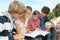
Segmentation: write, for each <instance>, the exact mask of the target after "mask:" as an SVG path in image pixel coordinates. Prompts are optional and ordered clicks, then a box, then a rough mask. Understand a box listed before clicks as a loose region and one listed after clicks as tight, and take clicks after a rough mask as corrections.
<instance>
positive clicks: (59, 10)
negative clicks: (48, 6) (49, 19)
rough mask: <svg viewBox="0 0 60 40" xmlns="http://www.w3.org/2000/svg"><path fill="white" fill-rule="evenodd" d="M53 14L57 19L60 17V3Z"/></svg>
mask: <svg viewBox="0 0 60 40" xmlns="http://www.w3.org/2000/svg"><path fill="white" fill-rule="evenodd" d="M53 12H54V13H55V16H56V17H59V16H60V3H58V4H57V5H56V7H55V8H54V9H53Z"/></svg>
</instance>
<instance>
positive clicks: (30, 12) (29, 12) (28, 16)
mask: <svg viewBox="0 0 60 40" xmlns="http://www.w3.org/2000/svg"><path fill="white" fill-rule="evenodd" d="M26 7H27V9H26V14H25V15H26V17H27V18H28V19H29V18H30V17H31V16H30V15H31V14H32V7H30V6H26Z"/></svg>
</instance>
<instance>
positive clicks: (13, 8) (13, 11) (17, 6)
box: [0, 1, 26, 40]
mask: <svg viewBox="0 0 60 40" xmlns="http://www.w3.org/2000/svg"><path fill="white" fill-rule="evenodd" d="M25 10H26V7H25V6H24V4H23V3H21V2H18V1H13V2H11V3H10V5H9V9H8V11H7V12H5V13H4V14H5V15H3V16H0V23H1V24H3V25H4V24H5V23H10V24H11V25H10V26H11V28H9V29H10V31H9V29H8V27H9V26H8V27H7V29H8V30H6V29H3V30H2V31H1V32H0V36H2V37H6V36H8V40H14V39H20V36H18V35H17V34H16V35H13V34H12V30H13V27H14V26H13V25H14V23H13V20H12V19H18V18H19V17H20V16H21V15H22V14H23V13H24V12H25ZM3 28H4V27H3ZM3 40H4V39H3Z"/></svg>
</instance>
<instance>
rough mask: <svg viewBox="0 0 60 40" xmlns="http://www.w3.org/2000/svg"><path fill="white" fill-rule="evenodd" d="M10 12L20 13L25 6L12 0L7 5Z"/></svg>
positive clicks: (23, 10) (24, 9)
mask: <svg viewBox="0 0 60 40" xmlns="http://www.w3.org/2000/svg"><path fill="white" fill-rule="evenodd" d="M8 11H9V12H10V13H19V14H22V13H24V12H25V11H26V7H25V5H24V4H23V3H22V2H19V1H13V2H11V4H10V5H9V10H8Z"/></svg>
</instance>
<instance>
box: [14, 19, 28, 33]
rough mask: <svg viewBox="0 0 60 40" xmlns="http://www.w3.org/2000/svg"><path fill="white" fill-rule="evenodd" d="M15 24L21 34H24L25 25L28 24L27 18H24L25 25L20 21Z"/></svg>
mask: <svg viewBox="0 0 60 40" xmlns="http://www.w3.org/2000/svg"><path fill="white" fill-rule="evenodd" d="M15 23H17V24H18V25H19V27H20V30H21V32H22V33H23V34H25V33H26V32H27V31H26V27H27V23H28V18H26V21H25V24H24V23H22V22H21V21H20V20H16V21H15Z"/></svg>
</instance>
